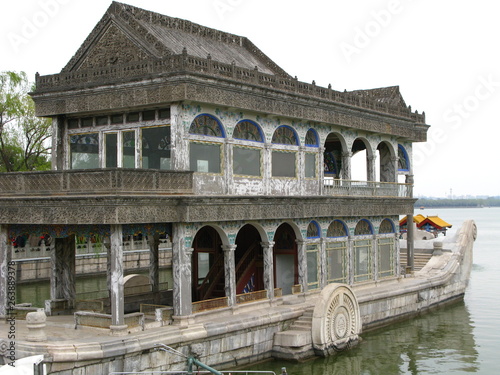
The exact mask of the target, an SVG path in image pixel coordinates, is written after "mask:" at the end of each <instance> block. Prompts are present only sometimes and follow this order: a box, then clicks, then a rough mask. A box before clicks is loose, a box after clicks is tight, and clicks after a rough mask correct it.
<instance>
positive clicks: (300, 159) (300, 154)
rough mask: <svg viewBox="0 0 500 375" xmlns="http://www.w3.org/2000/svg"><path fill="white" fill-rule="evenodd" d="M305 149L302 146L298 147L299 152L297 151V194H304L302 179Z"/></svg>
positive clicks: (303, 176) (303, 175) (303, 177)
mask: <svg viewBox="0 0 500 375" xmlns="http://www.w3.org/2000/svg"><path fill="white" fill-rule="evenodd" d="M305 151H306V148H305V147H304V146H300V147H299V152H298V153H297V167H298V172H299V173H298V174H297V179H298V181H299V194H300V195H304V191H305V186H304V179H305V175H306V173H305V158H306V157H305Z"/></svg>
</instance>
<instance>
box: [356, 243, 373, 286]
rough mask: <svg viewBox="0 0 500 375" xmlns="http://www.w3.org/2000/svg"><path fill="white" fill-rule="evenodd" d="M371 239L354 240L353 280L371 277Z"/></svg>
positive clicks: (363, 279) (364, 279)
mask: <svg viewBox="0 0 500 375" xmlns="http://www.w3.org/2000/svg"><path fill="white" fill-rule="evenodd" d="M371 245H372V242H371V240H356V241H354V281H355V282H357V281H366V280H370V279H371V278H372V259H371Z"/></svg>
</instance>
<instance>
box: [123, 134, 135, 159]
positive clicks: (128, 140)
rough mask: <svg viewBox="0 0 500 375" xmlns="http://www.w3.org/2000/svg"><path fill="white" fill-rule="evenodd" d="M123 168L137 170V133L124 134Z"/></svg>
mask: <svg viewBox="0 0 500 375" xmlns="http://www.w3.org/2000/svg"><path fill="white" fill-rule="evenodd" d="M122 166H123V168H135V131H125V132H123V133H122Z"/></svg>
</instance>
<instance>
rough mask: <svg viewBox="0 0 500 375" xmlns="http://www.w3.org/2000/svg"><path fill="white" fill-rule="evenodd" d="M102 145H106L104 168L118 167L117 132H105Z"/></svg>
mask: <svg viewBox="0 0 500 375" xmlns="http://www.w3.org/2000/svg"><path fill="white" fill-rule="evenodd" d="M104 145H105V147H106V168H116V167H118V158H117V155H118V134H116V133H106V134H105V135H104Z"/></svg>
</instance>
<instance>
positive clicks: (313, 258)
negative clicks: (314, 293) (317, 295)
mask: <svg viewBox="0 0 500 375" xmlns="http://www.w3.org/2000/svg"><path fill="white" fill-rule="evenodd" d="M306 257H307V285H308V287H309V289H317V288H319V277H318V274H319V262H318V245H317V244H312V245H307V247H306Z"/></svg>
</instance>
